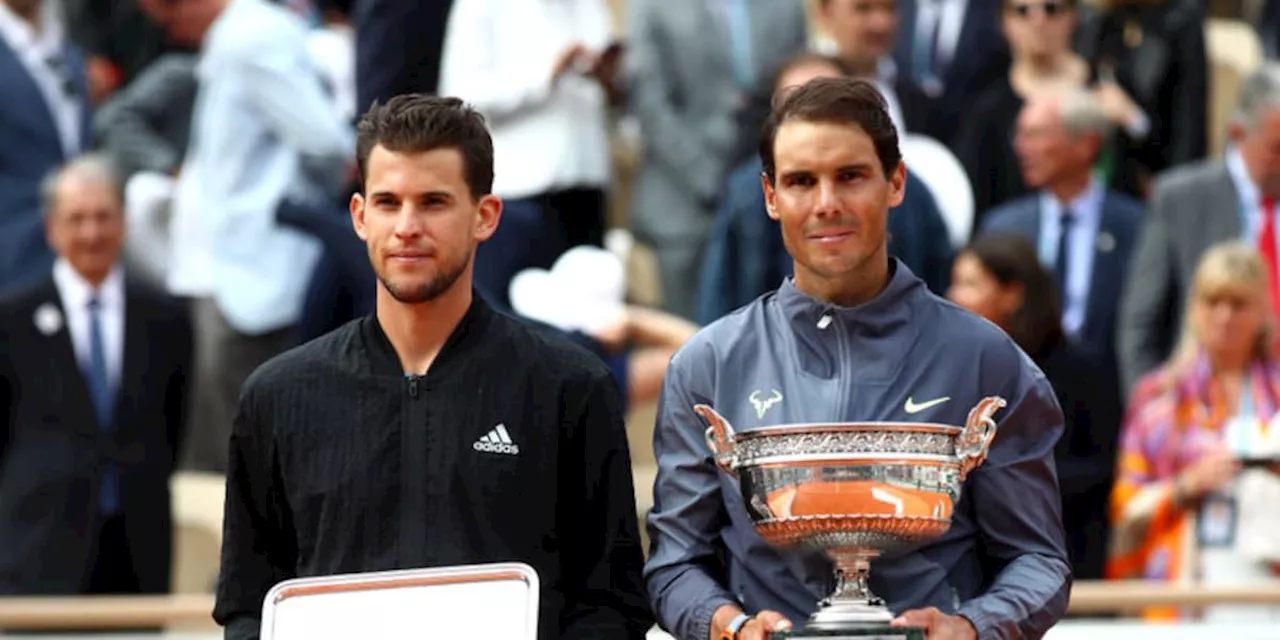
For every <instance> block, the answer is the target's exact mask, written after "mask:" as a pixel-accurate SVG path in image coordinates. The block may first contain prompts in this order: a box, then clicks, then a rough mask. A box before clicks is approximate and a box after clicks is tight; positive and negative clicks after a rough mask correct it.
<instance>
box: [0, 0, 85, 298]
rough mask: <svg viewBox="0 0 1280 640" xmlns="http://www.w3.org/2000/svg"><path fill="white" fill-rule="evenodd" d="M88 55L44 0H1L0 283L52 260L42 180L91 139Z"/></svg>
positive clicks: (19, 279) (40, 269)
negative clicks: (43, 210)
mask: <svg viewBox="0 0 1280 640" xmlns="http://www.w3.org/2000/svg"><path fill="white" fill-rule="evenodd" d="M83 70H84V56H83V54H82V53H81V52H80V50H79V49H78V48H76V47H75V45H73V44H71V43H70V42H68V41H67V39H66V38H65V36H64V35H63V28H62V24H61V22H60V21H59V20H58V16H57V15H56V12H55V11H53V8H52V5H50V4H47V3H46V2H45V0H0V291H3V290H5V289H7V288H9V287H12V286H15V285H18V284H21V283H24V282H25V281H29V280H34V279H36V278H39V277H42V276H43V275H45V274H46V273H47V271H48V270H49V267H50V265H52V264H53V257H54V256H53V252H52V250H51V249H50V248H49V246H48V245H47V244H46V243H45V237H44V224H43V222H42V218H41V214H40V195H39V192H40V181H41V180H43V179H44V178H45V177H46V176H48V175H49V173H51V172H52V171H53V170H54V169H56V168H57V167H58V166H60V165H61V164H63V163H64V162H66V161H67V160H69V159H70V158H73V157H75V156H77V155H78V154H80V152H81V151H83V150H84V149H85V148H87V147H88V145H89V142H90V130H89V117H90V106H89V102H88V100H87V97H86V96H88V86H87V84H86V80H85V76H84V71H83Z"/></svg>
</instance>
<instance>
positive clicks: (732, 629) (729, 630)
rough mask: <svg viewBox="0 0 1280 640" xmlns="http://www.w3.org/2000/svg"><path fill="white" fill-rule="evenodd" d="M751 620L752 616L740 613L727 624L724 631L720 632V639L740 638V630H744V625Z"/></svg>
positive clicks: (731, 639)
mask: <svg viewBox="0 0 1280 640" xmlns="http://www.w3.org/2000/svg"><path fill="white" fill-rule="evenodd" d="M750 621H751V616H749V615H747V614H745V613H739V614H738V616H737V617H736V618H734V619H733V620H731V621H730V622H729V624H728V625H726V626H725V628H724V631H721V632H720V640H738V632H739V631H742V627H744V626H746V624H747V623H748V622H750Z"/></svg>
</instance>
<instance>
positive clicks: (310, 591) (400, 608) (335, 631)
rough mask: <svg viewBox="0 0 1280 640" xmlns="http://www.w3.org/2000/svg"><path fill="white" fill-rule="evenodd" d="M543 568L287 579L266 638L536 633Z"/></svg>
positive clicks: (265, 622)
mask: <svg viewBox="0 0 1280 640" xmlns="http://www.w3.org/2000/svg"><path fill="white" fill-rule="evenodd" d="M538 589H539V582H538V574H537V572H535V571H534V570H533V568H532V567H530V566H529V565H527V564H523V563H518V562H509V563H498V564H482V565H470V566H462V567H441V568H434V569H409V570H404V571H380V572H371V573H358V574H346V575H337V576H324V577H318V578H298V579H294V580H286V581H284V582H281V583H280V584H278V585H276V586H275V587H274V588H272V589H271V591H270V592H269V593H267V597H266V599H265V602H264V603H263V610H262V635H261V637H262V640H350V639H351V638H378V640H410V639H414V640H417V639H418V638H470V639H474V640H490V639H491V640H537V637H538V597H539V592H538Z"/></svg>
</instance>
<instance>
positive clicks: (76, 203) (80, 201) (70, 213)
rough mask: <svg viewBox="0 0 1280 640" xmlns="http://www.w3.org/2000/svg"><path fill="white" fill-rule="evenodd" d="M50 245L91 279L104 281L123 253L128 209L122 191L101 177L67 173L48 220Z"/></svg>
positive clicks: (55, 197)
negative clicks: (121, 201)
mask: <svg viewBox="0 0 1280 640" xmlns="http://www.w3.org/2000/svg"><path fill="white" fill-rule="evenodd" d="M45 237H46V238H47V239H48V242H49V246H50V247H52V248H53V250H54V251H55V252H56V253H57V254H58V255H60V256H62V257H63V258H65V259H66V260H67V262H69V263H70V264H71V267H72V268H73V269H75V271H76V273H79V274H80V275H81V276H82V277H83V278H85V279H86V280H89V281H90V282H101V281H102V279H103V278H105V277H106V276H107V273H109V272H110V271H111V268H112V266H114V265H115V263H116V260H117V259H118V258H119V257H120V246H121V244H122V243H123V242H124V212H123V210H122V206H121V203H120V194H119V193H118V192H117V191H116V189H115V188H114V187H112V186H111V185H107V184H103V182H102V181H101V180H92V179H85V178H82V177H78V176H75V175H67V176H66V177H64V178H62V180H61V182H60V183H59V185H58V189H57V192H56V195H55V196H54V201H53V203H52V209H51V210H50V211H49V212H48V217H47V219H46V220H45Z"/></svg>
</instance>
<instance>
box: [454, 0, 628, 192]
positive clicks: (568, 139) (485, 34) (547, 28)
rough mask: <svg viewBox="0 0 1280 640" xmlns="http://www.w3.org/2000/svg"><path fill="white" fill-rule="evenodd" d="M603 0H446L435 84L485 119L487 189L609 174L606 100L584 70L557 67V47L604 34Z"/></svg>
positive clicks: (605, 37) (607, 32)
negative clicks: (489, 145)
mask: <svg viewBox="0 0 1280 640" xmlns="http://www.w3.org/2000/svg"><path fill="white" fill-rule="evenodd" d="M612 27H613V24H612V21H611V18H610V14H609V9H608V6H607V5H606V4H605V2H604V0H455V2H454V5H453V9H452V11H451V13H450V15H449V24H448V26H447V27H446V31H445V44H444V51H443V56H442V61H441V68H440V93H441V94H442V95H451V96H458V97H459V98H462V99H463V100H465V101H467V102H468V103H470V104H471V105H473V106H474V107H475V108H476V109H477V110H479V111H480V112H481V113H482V114H483V115H484V116H485V119H486V120H487V122H488V125H489V128H490V130H491V132H492V135H493V145H494V170H495V174H496V176H495V181H494V193H495V194H497V195H499V196H502V197H507V198H523V197H529V196H535V195H538V194H541V193H545V192H548V191H554V190H557V189H563V188H572V187H595V188H602V187H605V186H606V185H607V184H608V183H609V180H610V174H609V171H610V157H609V133H608V109H607V105H606V101H605V94H604V90H603V89H602V88H601V87H600V86H599V84H598V83H596V82H595V81H594V80H593V79H591V78H589V77H586V76H584V75H580V74H566V75H565V76H564V77H562V78H561V80H560V81H559V82H558V83H556V84H555V85H554V86H553V85H552V83H551V73H552V70H553V68H554V67H555V62H556V59H557V57H558V56H559V55H560V52H562V51H563V50H564V49H565V48H566V47H568V46H569V45H571V44H573V43H575V42H578V43H581V44H583V45H584V46H586V47H587V48H588V49H590V50H592V51H596V52H598V51H602V50H603V49H604V48H605V47H607V46H608V45H609V43H610V42H611V41H612V37H613V31H612Z"/></svg>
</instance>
